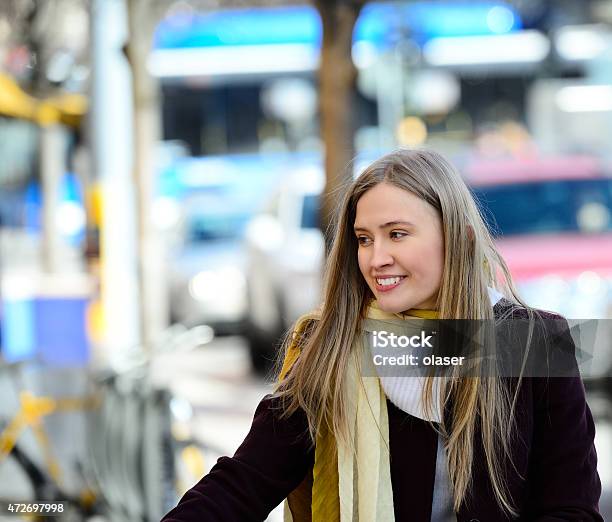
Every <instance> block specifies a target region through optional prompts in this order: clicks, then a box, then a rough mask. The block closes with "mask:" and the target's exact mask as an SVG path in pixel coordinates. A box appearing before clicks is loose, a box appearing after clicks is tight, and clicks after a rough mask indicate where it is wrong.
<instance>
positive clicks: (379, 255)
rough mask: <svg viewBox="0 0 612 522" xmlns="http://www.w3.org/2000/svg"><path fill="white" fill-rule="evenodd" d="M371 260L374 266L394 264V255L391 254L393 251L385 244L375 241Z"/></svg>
mask: <svg viewBox="0 0 612 522" xmlns="http://www.w3.org/2000/svg"><path fill="white" fill-rule="evenodd" d="M371 262H372V266H373V268H379V267H382V266H388V265H392V264H393V256H392V255H391V252H389V249H387V248H385V245H381V244H380V243H379V244H378V245H377V244H376V243H375V244H374V245H373V252H372V259H371Z"/></svg>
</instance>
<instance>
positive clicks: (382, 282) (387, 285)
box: [375, 276, 406, 292]
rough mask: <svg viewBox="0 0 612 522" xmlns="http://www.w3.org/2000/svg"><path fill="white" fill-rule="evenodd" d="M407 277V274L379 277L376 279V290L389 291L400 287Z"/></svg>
mask: <svg viewBox="0 0 612 522" xmlns="http://www.w3.org/2000/svg"><path fill="white" fill-rule="evenodd" d="M405 278H406V276H387V277H377V278H376V279H375V280H376V290H378V291H379V292H389V291H390V290H393V289H394V288H396V287H398V286H399V285H400V283H401V282H402V281H403V280H404V279H405Z"/></svg>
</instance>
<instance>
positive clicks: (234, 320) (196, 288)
mask: <svg viewBox="0 0 612 522" xmlns="http://www.w3.org/2000/svg"><path fill="white" fill-rule="evenodd" d="M288 161H289V158H287V157H285V156H282V155H278V156H274V155H270V154H269V155H267V156H261V155H255V154H241V155H233V156H232V155H228V156H209V157H202V158H183V159H181V160H180V161H178V162H176V163H174V164H172V165H170V167H169V168H167V169H166V171H165V173H164V174H165V176H164V178H163V187H164V189H165V193H166V194H169V195H171V196H172V197H173V201H174V202H175V203H176V205H174V206H178V209H179V210H178V214H179V215H180V217H179V218H178V219H177V221H178V222H179V223H180V225H178V226H176V227H174V228H173V231H172V232H171V233H169V234H168V236H169V237H171V238H172V239H171V240H170V241H169V243H173V244H174V246H173V247H172V250H171V257H170V263H169V271H170V275H169V286H170V314H171V320H172V322H180V323H183V324H185V325H187V326H193V325H197V324H207V325H210V326H212V327H213V328H214V330H215V332H216V333H218V334H237V333H241V332H242V330H243V326H244V319H245V314H246V279H245V258H244V245H243V242H242V238H243V234H244V230H245V226H246V223H247V222H248V220H249V219H250V218H251V217H252V216H253V215H254V214H255V212H256V210H257V209H258V208H259V207H261V204H262V202H263V201H264V200H265V197H266V196H267V195H268V194H269V193H270V191H271V190H272V187H273V186H274V185H275V182H276V179H277V178H278V177H280V175H281V173H282V172H284V170H285V169H284V165H285V164H286V162H288Z"/></svg>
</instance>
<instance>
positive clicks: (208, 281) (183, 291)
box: [169, 194, 250, 334]
mask: <svg viewBox="0 0 612 522" xmlns="http://www.w3.org/2000/svg"><path fill="white" fill-rule="evenodd" d="M219 200H220V197H219V196H218V195H216V194H212V195H211V194H208V195H206V194H199V195H195V196H191V197H189V198H186V201H184V202H183V209H182V211H183V224H182V244H181V245H180V246H179V247H178V248H177V249H175V251H174V254H173V256H172V261H171V264H170V275H169V279H170V281H169V285H170V314H171V321H172V322H173V323H182V324H185V325H187V326H195V325H198V324H207V325H210V326H212V327H213V329H214V330H215V332H216V333H220V334H232V333H240V332H241V331H242V328H243V324H244V317H245V313H246V284H245V274H244V255H243V245H242V234H243V231H244V227H245V225H246V223H247V221H248V219H249V218H250V214H249V213H246V212H244V211H240V210H239V209H236V208H234V207H232V206H231V205H227V204H225V205H221V204H220V201H219Z"/></svg>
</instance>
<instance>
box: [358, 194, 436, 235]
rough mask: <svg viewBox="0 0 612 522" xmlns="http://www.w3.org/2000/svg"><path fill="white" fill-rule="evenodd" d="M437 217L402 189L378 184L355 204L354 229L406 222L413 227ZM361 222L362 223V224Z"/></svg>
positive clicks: (424, 202)
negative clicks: (362, 226) (433, 216)
mask: <svg viewBox="0 0 612 522" xmlns="http://www.w3.org/2000/svg"><path fill="white" fill-rule="evenodd" d="M432 215H437V213H436V211H435V209H434V208H433V207H432V206H431V205H429V203H427V202H426V201H425V200H423V199H422V198H420V197H419V196H417V195H415V194H413V193H412V192H409V191H408V190H404V189H402V188H399V187H396V186H394V185H390V184H388V183H380V184H378V185H376V186H375V187H373V188H371V189H370V190H368V191H367V192H365V193H364V194H363V195H362V196H361V198H360V199H359V201H358V202H357V207H356V212H355V223H354V225H355V226H356V227H360V226H361V225H362V224H363V225H364V226H366V225H367V224H368V223H369V224H370V225H372V224H375V225H376V226H381V225H384V224H386V223H393V222H400V221H403V222H407V223H410V224H413V225H416V224H418V222H419V221H422V220H430V219H431V217H432ZM362 222H363V223H362Z"/></svg>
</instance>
